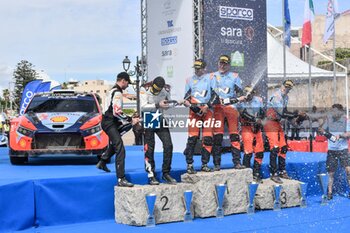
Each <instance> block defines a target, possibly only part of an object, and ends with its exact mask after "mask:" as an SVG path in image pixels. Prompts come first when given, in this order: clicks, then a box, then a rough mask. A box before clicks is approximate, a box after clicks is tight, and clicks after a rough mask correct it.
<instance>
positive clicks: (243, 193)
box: [181, 169, 253, 218]
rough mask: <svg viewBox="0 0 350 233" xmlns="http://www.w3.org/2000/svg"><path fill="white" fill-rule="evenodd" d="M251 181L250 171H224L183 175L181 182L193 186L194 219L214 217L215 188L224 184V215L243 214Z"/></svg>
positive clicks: (215, 205)
mask: <svg viewBox="0 0 350 233" xmlns="http://www.w3.org/2000/svg"><path fill="white" fill-rule="evenodd" d="M252 180H253V175H252V170H251V169H242V170H237V169H225V170H221V171H216V172H198V173H197V174H191V175H189V174H183V175H181V181H182V182H184V183H189V184H192V185H193V188H192V190H193V202H192V203H193V206H194V216H195V217H201V218H203V217H211V216H215V215H216V208H217V207H218V206H217V199H216V198H217V197H216V191H215V186H216V185H218V184H226V185H227V189H226V192H225V196H224V203H223V209H224V215H229V214H235V213H244V212H246V211H247V205H248V188H247V187H248V183H249V182H251V181H252Z"/></svg>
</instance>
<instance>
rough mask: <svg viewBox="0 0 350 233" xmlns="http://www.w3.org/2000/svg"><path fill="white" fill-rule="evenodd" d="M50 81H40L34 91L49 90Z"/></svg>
mask: <svg viewBox="0 0 350 233" xmlns="http://www.w3.org/2000/svg"><path fill="white" fill-rule="evenodd" d="M50 85H51V81H48V82H42V83H41V84H40V85H39V87H38V88H37V89H36V90H35V93H39V92H47V91H50Z"/></svg>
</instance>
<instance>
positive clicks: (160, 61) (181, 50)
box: [147, 0, 194, 152]
mask: <svg viewBox="0 0 350 233" xmlns="http://www.w3.org/2000/svg"><path fill="white" fill-rule="evenodd" d="M192 4H193V2H192V1H188V0H176V1H175V0H147V15H148V18H147V66H148V67H147V68H148V80H149V81H151V80H153V79H154V78H155V77H157V76H159V75H160V76H163V77H164V78H165V81H166V83H168V84H170V85H171V98H172V99H176V100H179V99H182V98H183V97H184V95H185V83H186V78H188V77H189V76H191V75H192V73H193V68H192V66H193V59H194V48H193V47H194V46H193V24H192V22H193V16H192V15H193V6H192ZM147 117H149V116H147ZM147 119H148V118H147ZM170 130H171V135H172V138H173V147H174V151H178V152H182V151H183V150H184V147H185V142H186V140H187V131H181V132H178V131H176V132H174V131H173V130H174V129H170ZM175 138H176V140H175ZM155 150H156V151H163V146H162V143H161V142H160V141H159V140H158V137H156V148H155Z"/></svg>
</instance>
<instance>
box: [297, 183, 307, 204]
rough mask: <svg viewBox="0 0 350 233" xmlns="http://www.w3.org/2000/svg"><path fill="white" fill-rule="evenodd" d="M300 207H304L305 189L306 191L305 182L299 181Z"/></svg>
mask: <svg viewBox="0 0 350 233" xmlns="http://www.w3.org/2000/svg"><path fill="white" fill-rule="evenodd" d="M299 185H300V186H299V188H300V207H301V208H305V207H306V191H307V183H304V182H300V184H299Z"/></svg>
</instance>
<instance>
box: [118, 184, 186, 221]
mask: <svg viewBox="0 0 350 233" xmlns="http://www.w3.org/2000/svg"><path fill="white" fill-rule="evenodd" d="M191 189H192V185H189V184H183V183H178V184H176V185H169V184H160V185H135V186H134V187H132V188H125V187H118V186H115V187H114V206H115V221H116V222H117V223H123V224H128V225H135V226H144V225H146V220H147V217H148V209H147V204H146V198H145V196H146V195H147V194H150V193H154V194H156V196H157V199H156V203H155V207H154V216H155V220H156V224H158V223H166V222H176V221H183V219H184V213H185V210H186V209H185V204H184V192H185V191H186V190H191Z"/></svg>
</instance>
